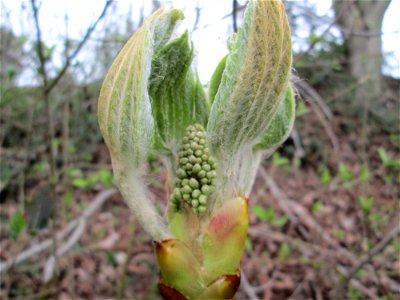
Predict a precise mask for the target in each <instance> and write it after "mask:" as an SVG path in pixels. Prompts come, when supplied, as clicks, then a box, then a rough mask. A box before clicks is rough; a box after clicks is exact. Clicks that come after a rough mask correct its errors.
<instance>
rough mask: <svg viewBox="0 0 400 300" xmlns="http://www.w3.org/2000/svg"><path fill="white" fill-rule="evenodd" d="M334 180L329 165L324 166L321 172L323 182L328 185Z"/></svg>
mask: <svg viewBox="0 0 400 300" xmlns="http://www.w3.org/2000/svg"><path fill="white" fill-rule="evenodd" d="M331 180H332V177H331V172H329V169H328V168H327V167H324V168H323V169H322V174H321V183H322V184H325V185H328V184H329V183H330V182H331Z"/></svg>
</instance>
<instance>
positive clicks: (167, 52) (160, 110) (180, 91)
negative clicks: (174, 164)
mask: <svg viewBox="0 0 400 300" xmlns="http://www.w3.org/2000/svg"><path fill="white" fill-rule="evenodd" d="M192 60H193V47H192V44H191V42H190V41H189V34H188V32H187V31H186V32H185V33H184V34H183V35H182V36H181V37H179V38H177V39H175V40H172V41H171V42H169V43H167V44H166V45H164V46H163V47H162V48H161V49H159V51H158V52H157V53H156V54H155V55H154V57H153V60H152V67H151V77H150V88H149V93H150V97H151V107H152V113H153V117H154V120H155V123H156V125H157V129H158V132H159V134H160V136H161V138H162V139H163V140H164V142H165V144H166V145H167V147H168V146H170V145H174V144H175V145H176V144H178V142H179V141H180V139H181V138H182V135H183V133H184V130H185V128H186V127H187V126H188V125H190V123H191V121H192V120H191V119H192V118H191V111H192V110H193V108H192V106H193V102H192V98H191V96H192V95H191V93H190V92H189V93H188V92H186V91H185V88H186V86H187V85H186V84H185V80H186V78H187V75H188V70H189V68H190V64H191V63H192ZM192 76H193V75H192ZM189 80H190V79H189Z"/></svg>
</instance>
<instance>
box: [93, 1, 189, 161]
mask: <svg viewBox="0 0 400 300" xmlns="http://www.w3.org/2000/svg"><path fill="white" fill-rule="evenodd" d="M180 19H183V14H182V12H181V11H179V10H176V9H173V10H170V11H167V10H165V9H163V8H161V9H159V10H157V11H156V12H155V13H154V14H153V15H152V16H151V17H150V18H149V19H148V20H146V21H145V22H144V24H143V26H142V27H141V28H140V29H138V30H137V31H136V33H135V34H134V35H133V36H132V37H131V38H130V39H129V41H128V42H127V43H126V44H125V46H124V47H123V48H122V50H121V52H120V53H119V54H118V56H117V58H116V59H115V60H114V62H113V64H112V66H111V68H110V70H109V71H108V73H107V76H106V78H105V80H104V83H103V86H102V89H101V92H100V97H99V103H98V117H99V125H100V129H101V132H102V134H103V137H104V140H105V142H106V144H107V146H108V148H109V150H110V153H111V157H112V159H113V160H116V161H118V162H121V163H122V164H125V165H126V164H129V165H132V166H135V167H138V166H141V165H142V164H143V162H144V161H145V160H146V159H147V154H148V151H149V148H150V147H151V144H152V142H153V135H154V119H153V116H152V110H151V104H150V97H149V94H148V88H149V82H148V81H149V78H150V75H151V67H152V58H153V54H154V53H157V52H158V51H159V49H160V48H161V47H162V46H163V45H164V44H165V43H166V42H167V41H168V40H169V38H170V36H171V34H172V31H173V29H174V27H175V25H176V23H177V21H178V20H180Z"/></svg>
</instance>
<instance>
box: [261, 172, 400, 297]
mask: <svg viewBox="0 0 400 300" xmlns="http://www.w3.org/2000/svg"><path fill="white" fill-rule="evenodd" d="M261 172H262V175H263V177H264V179H265V181H266V183H267V185H268V187H269V189H270V191H271V193H272V194H273V195H274V197H276V198H277V199H278V200H279V203H280V204H281V203H285V205H286V209H287V210H290V211H291V213H292V214H295V216H296V218H298V219H299V220H301V222H302V223H304V224H305V225H306V226H307V227H308V228H310V229H313V230H315V231H316V232H317V233H318V234H319V235H320V236H321V237H322V239H323V240H325V242H327V243H328V244H329V245H330V246H331V247H332V248H333V249H335V251H336V252H337V254H338V255H340V256H341V257H342V259H346V260H347V261H348V262H349V263H350V264H352V265H355V266H357V265H359V264H360V259H359V258H358V257H357V256H356V255H355V254H354V253H352V252H350V251H349V250H347V249H346V248H344V247H342V246H341V245H340V244H339V243H338V242H337V241H336V240H335V239H334V238H332V237H331V236H330V235H329V233H328V232H326V231H325V230H324V228H322V226H321V225H319V224H318V222H317V221H316V220H315V219H314V218H313V217H312V216H311V215H310V214H309V213H308V212H307V210H306V209H305V208H304V207H303V206H302V205H300V204H299V203H297V202H295V201H292V200H290V199H288V198H287V197H286V195H285V194H284V193H283V192H282V191H281V190H280V189H279V187H278V185H277V184H276V183H275V181H274V180H273V179H272V178H271V177H270V176H269V175H268V174H267V173H266V172H265V170H263V169H261ZM281 207H282V206H281ZM385 242H386V240H385ZM385 245H386V244H385ZM378 249H380V248H378ZM362 265H365V263H362ZM368 270H369V271H372V268H368ZM373 280H374V281H375V282H376V279H373ZM382 282H384V283H385V284H386V285H388V286H389V288H390V290H392V291H398V290H400V285H399V284H398V283H396V282H395V281H394V280H392V279H391V278H390V277H388V276H384V275H383V276H382Z"/></svg>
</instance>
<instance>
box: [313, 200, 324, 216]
mask: <svg viewBox="0 0 400 300" xmlns="http://www.w3.org/2000/svg"><path fill="white" fill-rule="evenodd" d="M321 208H322V202H321V201H319V200H318V201H315V202H314V203H313V205H312V208H311V211H312V213H313V214H314V215H316V214H317V213H318V212H319V211H320V210H321Z"/></svg>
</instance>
